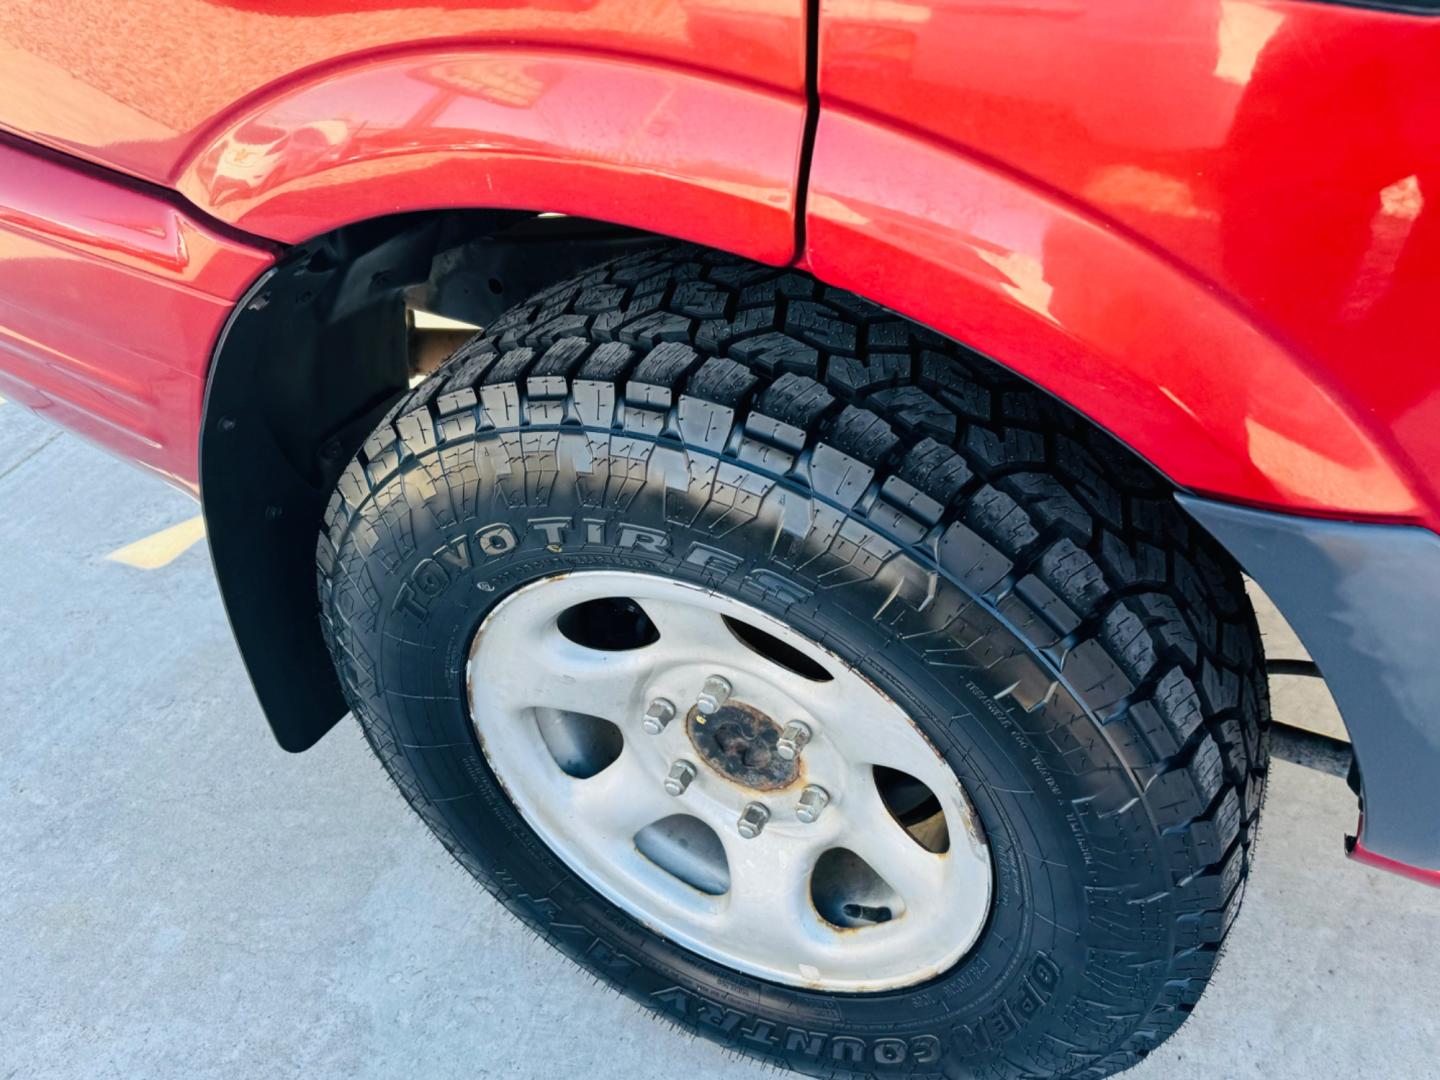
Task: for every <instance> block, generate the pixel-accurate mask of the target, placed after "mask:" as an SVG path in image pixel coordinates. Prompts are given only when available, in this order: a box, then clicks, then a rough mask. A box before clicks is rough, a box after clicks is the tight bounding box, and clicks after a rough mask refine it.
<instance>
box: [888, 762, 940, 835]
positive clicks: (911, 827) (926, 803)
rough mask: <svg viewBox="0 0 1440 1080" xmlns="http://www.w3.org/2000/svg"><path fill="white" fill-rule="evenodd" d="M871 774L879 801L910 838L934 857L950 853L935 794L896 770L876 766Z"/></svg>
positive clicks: (904, 773)
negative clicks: (878, 794)
mask: <svg viewBox="0 0 1440 1080" xmlns="http://www.w3.org/2000/svg"><path fill="white" fill-rule="evenodd" d="M873 771H874V774H875V788H876V790H877V791H879V792H880V801H881V802H883V803H884V804H885V809H886V810H888V811H890V816H891V817H893V818H894V819H895V820H896V822H897V823H898V824H899V825H900V827H901V828H902V829H904V830H905V831H906V832H907V833H908V834H909V835H910V839H912V840H914V841H915V842H916V843H917V844H919V845H920V846H921V847H923V848H924V849H925V850H926V851H929V852H933V853H934V854H936V855H943V854H944V853H945V852H947V851H949V850H950V829H949V826H947V825H946V823H945V811H944V809H943V808H942V807H941V806H940V800H939V799H938V798H936V796H935V793H934V792H933V791H931V790H930V788H929V787H927V786H926V785H925V783H924V782H923V781H921V780H917V779H916V778H915V777H913V776H911V775H910V774H909V773H906V772H901V771H900V770H899V769H892V768H889V767H887V766H885V765H876V766H874V767H873Z"/></svg>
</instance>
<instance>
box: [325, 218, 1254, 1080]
mask: <svg viewBox="0 0 1440 1080" xmlns="http://www.w3.org/2000/svg"><path fill="white" fill-rule="evenodd" d="M317 562H318V580H319V595H320V610H321V616H322V620H323V625H324V630H325V635H326V639H327V641H328V643H329V645H330V648H331V651H332V655H333V658H334V661H335V664H336V666H337V669H338V671H339V673H340V676H341V681H342V684H343V686H344V688H345V692H346V694H347V696H348V699H349V702H350V704H351V706H352V707H353V710H354V712H355V715H356V716H357V717H358V719H359V721H360V724H361V726H362V727H363V729H364V732H365V735H366V737H367V739H368V740H369V742H370V745H371V746H372V747H373V748H374V751H375V753H376V755H377V756H378V757H379V758H380V761H381V763H382V764H383V765H384V767H385V768H386V770H387V771H388V772H389V774H390V775H391V777H392V778H393V779H394V781H395V783H396V784H397V785H398V786H399V788H400V790H401V792H402V793H403V794H404V796H405V798H406V799H407V800H408V801H409V803H410V805H411V806H413V807H414V809H415V810H416V812H417V813H418V814H419V815H420V816H421V817H422V818H423V819H424V820H425V822H426V823H427V824H428V825H429V826H430V828H431V829H432V830H433V831H434V832H435V834H436V835H437V836H438V837H439V838H440V840H441V841H442V842H443V843H444V844H445V846H446V847H447V848H448V849H449V851H450V852H451V854H452V855H453V856H454V857H455V858H456V859H457V860H458V861H459V862H460V864H461V865H462V866H464V867H465V869H466V870H468V871H469V872H470V873H471V874H473V875H474V876H475V877H476V878H477V879H478V880H479V881H480V882H482V883H483V884H484V886H485V887H486V888H487V889H488V890H489V891H490V892H491V893H493V894H494V895H495V896H496V897H497V898H498V899H500V900H501V901H502V902H503V903H504V904H506V905H507V906H508V907H509V908H510V909H511V910H512V911H513V912H515V914H517V915H518V916H519V917H520V918H521V919H522V920H524V921H525V922H526V923H527V924H529V925H530V926H531V927H532V928H533V929H534V930H535V931H536V932H537V933H539V934H541V935H543V936H544V937H545V938H546V939H547V940H549V941H550V942H551V943H552V944H554V945H555V947H556V948H558V949H559V950H560V951H561V952H563V953H565V954H566V955H567V956H569V957H570V958H571V959H572V960H574V961H575V962H576V963H578V964H580V965H581V966H583V967H584V968H586V969H587V970H588V971H590V972H592V973H593V974H594V975H595V976H596V977H598V978H600V979H603V980H604V981H605V982H607V983H608V984H610V985H611V986H613V987H615V988H616V989H618V990H620V991H622V992H623V993H625V994H627V995H629V996H631V997H632V998H634V999H635V1000H637V1001H639V1002H641V1003H643V1004H645V1005H646V1006H647V1007H649V1008H650V1009H653V1010H655V1011H656V1012H658V1013H661V1014H663V1015H664V1016H666V1017H667V1018H668V1019H670V1020H671V1021H673V1022H674V1023H676V1024H678V1025H680V1026H682V1027H683V1028H685V1029H687V1030H689V1031H692V1032H695V1033H698V1034H702V1035H704V1036H706V1037H707V1038H710V1039H713V1040H715V1041H716V1042H718V1043H721V1044H722V1045H724V1046H725V1047H727V1048H729V1049H731V1050H734V1051H738V1052H740V1053H743V1054H747V1055H751V1056H753V1057H756V1058H760V1059H762V1060H764V1061H766V1062H769V1063H771V1064H774V1065H778V1066H781V1067H785V1068H789V1069H794V1070H797V1071H799V1072H802V1073H807V1074H811V1075H823V1076H848V1075H857V1076H858V1075H865V1076H872V1075H907V1076H910V1075H937V1076H938V1075H944V1076H947V1077H954V1076H976V1077H997V1078H998V1077H1017V1078H1018V1077H1051V1076H1055V1077H1059V1076H1065V1077H1086V1078H1094V1077H1101V1076H1107V1075H1110V1074H1112V1073H1114V1072H1116V1071H1119V1070H1121V1069H1124V1068H1126V1067H1128V1066H1131V1065H1133V1064H1135V1063H1136V1062H1137V1061H1139V1060H1140V1059H1141V1058H1143V1057H1144V1056H1145V1055H1146V1054H1147V1053H1149V1052H1150V1051H1151V1050H1153V1049H1154V1048H1155V1047H1156V1046H1158V1045H1159V1044H1160V1043H1161V1042H1162V1041H1163V1040H1164V1039H1166V1038H1167V1037H1168V1036H1169V1035H1170V1034H1171V1033H1173V1032H1174V1031H1175V1030H1176V1029H1177V1028H1178V1027H1179V1025H1180V1024H1181V1023H1182V1022H1183V1021H1184V1019H1185V1018H1186V1017H1187V1016H1188V1015H1189V1013H1190V1011H1191V1010H1192V1009H1193V1008H1194V1006H1195V1003H1196V1001H1197V1000H1198V998H1199V996H1200V993H1201V991H1202V990H1203V989H1204V987H1205V985H1206V983H1207V982H1208V980H1209V979H1210V977H1211V974H1212V972H1213V970H1214V967H1215V963H1216V960H1217V957H1218V955H1219V952H1220V949H1221V946H1222V943H1223V942H1224V939H1225V935H1226V933H1227V931H1228V929H1229V927H1230V925H1231V922H1232V920H1233V919H1234V916H1235V913H1236V911H1237V909H1238V908H1239V905H1240V900H1241V896H1242V893H1243V888H1244V883H1245V878H1246V874H1247V872H1248V870H1249V865H1250V860H1251V858H1252V855H1253V850H1254V841H1255V835H1256V826H1257V820H1258V814H1259V810H1260V804H1261V799H1262V795H1263V791H1264V783H1265V775H1266V768H1267V758H1268V754H1267V745H1266V730H1267V725H1268V722H1269V705H1268V697H1267V690H1266V684H1265V681H1264V677H1263V664H1262V655H1261V649H1260V642H1259V635H1258V631H1257V628H1256V623H1255V618H1254V613H1253V611H1252V610H1251V608H1250V605H1249V602H1248V600H1247V598H1246V595H1245V591H1244V588H1243V585H1242V582H1241V579H1240V577H1239V574H1238V572H1237V570H1236V568H1235V567H1234V565H1233V564H1232V563H1231V562H1230V561H1229V560H1228V558H1227V557H1226V556H1225V555H1224V554H1223V553H1222V552H1221V551H1220V550H1219V549H1218V548H1217V547H1216V546H1215V545H1214V544H1213V543H1212V542H1211V541H1210V540H1209V539H1208V538H1207V537H1206V536H1205V535H1204V534H1203V533H1202V532H1201V531H1200V530H1199V529H1198V528H1197V527H1196V526H1194V525H1192V524H1191V523H1190V522H1189V521H1188V520H1187V518H1186V517H1185V516H1184V515H1183V514H1182V513H1181V512H1180V511H1179V509H1178V508H1177V506H1176V504H1175V502H1174V500H1173V498H1172V491H1171V489H1170V487H1169V486H1168V485H1167V484H1166V483H1165V482H1164V481H1163V480H1162V479H1160V478H1159V477H1157V476H1156V475H1155V474H1154V473H1153V472H1152V471H1150V470H1149V469H1148V468H1147V467H1145V466H1144V465H1143V464H1141V463H1139V462H1138V461H1137V460H1136V459H1134V458H1133V457H1132V456H1131V455H1130V454H1129V453H1128V452H1127V451H1125V450H1124V449H1123V448H1121V447H1119V446H1118V445H1117V444H1115V443H1114V442H1113V441H1112V440H1111V439H1109V438H1108V437H1107V436H1105V435H1104V434H1103V433H1101V432H1099V431H1097V430H1095V429H1094V428H1093V427H1091V426H1089V425H1088V424H1087V423H1085V422H1084V421H1083V420H1081V419H1080V418H1078V417H1076V416H1075V415H1073V414H1072V413H1070V412H1068V411H1067V410H1065V409H1064V408H1063V407H1062V406H1059V405H1058V404H1056V403H1055V402H1053V401H1052V400H1051V399H1049V398H1047V397H1046V396H1045V395H1043V394H1042V393H1040V392H1038V391H1037V390H1035V389H1034V388H1033V387H1031V386H1029V385H1028V384H1026V383H1023V382H1021V381H1020V380H1018V379H1016V378H1014V377H1012V376H1009V375H1007V374H1005V373H1003V372H1002V371H1000V370H999V369H997V368H996V367H995V366H994V365H991V364H989V363H987V362H985V361H983V360H981V359H979V358H977V357H975V356H974V355H973V354H970V353H968V352H966V351H965V350H964V349H962V348H960V347H959V346H957V345H955V344H954V343H952V342H949V341H947V340H945V339H942V338H940V337H938V336H936V335H934V334H931V333H929V332H927V331H924V330H922V329H920V328H917V327H916V326H914V325H913V324H910V323H908V322H906V321H903V320H901V319H899V318H897V317H895V316H893V315H891V314H889V313H887V312H885V311H882V310H880V309H878V308H876V307H874V306H873V305H871V304H869V303H868V302H865V301H863V300H861V299H859V298H857V297H855V296H852V295H850V294H848V293H844V292H840V291H837V290H834V289H830V288H827V287H824V286H822V285H820V284H819V283H817V282H816V281H814V280H813V279H812V278H810V277H808V276H805V275H803V274H800V273H796V272H793V271H782V270H776V269H772V268H768V267H764V266H758V265H754V264H750V263H747V262H743V261H739V260H736V259H734V258H731V257H728V256H724V255H719V254H716V253H713V252H706V251H702V250H698V249H694V248H691V247H677V248H673V249H665V250H662V251H659V252H655V251H651V252H647V253H643V254H636V255H630V256H626V257H624V258H621V259H618V260H616V261H614V262H611V263H609V264H606V265H604V266H601V267H599V268H597V269H594V270H592V271H590V272H588V273H586V274H584V275H582V276H580V277H578V278H576V279H575V280H573V281H569V282H565V283H563V284H560V285H557V286H554V287H552V288H550V289H547V290H546V291H545V292H543V293H541V294H540V295H539V296H536V297H535V298H534V299H532V300H530V301H528V302H527V303H525V304H522V305H521V306H519V307H517V308H515V309H513V310H511V311H509V312H507V313H506V314H505V315H503V316H501V317H500V318H499V319H498V321H497V322H496V323H495V324H494V325H493V326H492V327H491V328H489V330H488V332H487V333H484V334H482V335H480V336H477V337H476V338H475V339H473V340H472V341H470V342H469V343H467V344H466V345H465V346H464V347H462V348H461V349H460V350H459V351H458V352H457V353H456V354H455V355H454V356H453V357H452V358H451V359H450V360H449V361H448V362H447V363H446V364H445V365H444V366H443V367H442V368H441V369H440V370H438V371H437V372H436V373H435V374H434V375H433V376H431V377H430V378H429V379H428V380H427V381H425V382H424V383H423V384H422V385H420V386H419V387H418V388H416V389H415V390H413V391H412V392H411V393H410V394H409V395H408V396H407V397H405V398H404V399H403V400H402V401H400V402H399V403H398V404H397V405H396V406H395V408H394V409H393V410H392V411H391V413H390V414H389V416H387V418H386V419H385V420H384V421H383V422H382V423H381V424H380V425H379V427H378V429H377V430H376V431H375V433H374V434H373V435H372V436H371V437H370V438H369V439H368V441H366V443H365V444H364V446H363V448H362V449H361V450H360V452H359V453H358V454H357V456H356V458H355V460H354V461H353V463H352V464H351V465H350V466H349V468H348V469H347V470H346V472H345V473H344V475H343V477H342V478H341V480H340V482H339V485H338V489H337V490H336V492H335V494H334V497H333V498H332V499H331V501H330V503H329V506H328V509H327V511H326V515H325V523H324V529H323V532H322V535H321V536H320V539H319V544H318V552H317ZM587 568H588V569H606V570H624V571H640V572H643V573H647V574H654V575H659V576H662V577H665V578H668V579H673V580H678V581H684V582H691V583H694V584H697V585H700V586H703V587H704V588H706V589H709V590H713V591H714V592H716V593H718V594H722V595H725V596H728V597H733V598H736V599H738V600H741V601H744V602H745V603H746V604H748V605H750V606H752V607H753V608H755V609H758V610H760V611H762V612H765V613H767V614H768V615H771V616H774V617H775V618H778V619H780V620H782V621H783V622H784V623H785V624H786V625H788V626H791V627H794V628H796V629H797V630H798V631H800V632H801V633H802V634H804V635H806V636H807V637H808V638H809V639H811V640H814V641H817V642H822V643H823V644H824V646H825V647H826V648H827V649H829V650H833V652H834V653H835V654H838V655H839V656H840V657H842V658H843V659H844V660H845V661H846V662H847V663H850V664H854V665H857V666H858V668H859V669H860V670H861V671H862V672H863V674H864V675H865V676H866V677H867V678H868V679H869V680H871V681H872V682H873V683H874V684H875V685H876V686H878V687H879V688H880V689H881V690H883V692H884V693H886V694H888V695H889V696H890V697H891V698H892V699H893V700H894V701H896V702H897V703H899V704H900V705H901V706H902V707H903V708H904V709H905V710H906V711H907V712H908V714H909V715H910V716H911V717H912V718H914V722H915V723H916V724H918V725H919V727H920V728H921V729H923V731H924V733H925V735H926V736H927V737H928V738H929V740H930V741H931V742H932V743H933V744H934V746H936V747H938V748H940V753H941V754H942V755H943V757H944V759H945V762H946V763H947V764H948V765H949V766H950V768H951V769H952V770H953V771H954V774H955V775H956V776H957V777H958V778H959V779H960V780H961V782H962V783H963V784H964V786H965V790H966V791H967V792H968V794H969V796H970V799H971V800H972V803H973V808H974V812H975V814H976V816H977V818H978V820H979V822H980V825H981V827H982V828H983V831H984V835H985V839H986V842H987V843H988V845H989V852H990V856H991V858H992V864H993V871H994V880H993V886H992V890H993V892H992V896H993V901H992V904H991V907H990V914H989V917H988V921H987V922H986V923H985V926H984V929H983V931H982V932H981V933H980V936H979V938H978V940H977V941H976V942H975V943H974V945H973V946H972V947H971V948H970V949H969V951H968V952H966V953H965V955H964V956H963V957H962V958H961V959H959V960H958V962H955V963H954V964H953V965H952V966H950V967H949V968H948V969H947V970H945V971H943V972H941V973H939V974H937V975H935V976H934V977H932V978H930V979H928V980H927V981H925V982H923V983H920V984H917V985H911V986H906V987H903V988H899V989H891V990H886V991H884V992H876V993H832V992H823V991H815V990H810V989H807V988H805V987H797V986H791V985H780V984H777V983H776V982H773V981H767V980H763V979H759V978H755V977H752V976H750V975H747V974H745V973H743V972H740V971H735V970H730V969H727V968H726V967H724V966H723V965H721V964H718V963H715V962H713V961H712V960H710V959H707V958H705V957H702V956H700V955H697V954H696V953H695V952H692V951H689V950H687V949H684V948H681V947H680V946H678V945H676V944H674V943H673V942H671V941H669V940H667V939H666V938H664V937H662V936H660V935H658V934H656V933H653V932H652V931H650V930H649V929H647V927H646V926H645V925H643V924H642V923H641V922H640V921H639V920H637V919H636V918H634V917H632V916H631V915H630V914H627V913H626V912H625V911H623V910H622V909H621V908H620V907H618V906H616V905H615V904H613V903H611V902H610V901H609V900H607V899H605V898H603V897H602V896H601V895H600V894H599V893H598V892H597V891H595V890H594V889H593V888H591V887H590V886H589V885H588V884H587V883H586V881H585V880H583V879H582V878H581V877H580V876H578V875H577V874H576V873H575V872H574V871H572V870H571V869H570V867H569V866H568V865H567V864H566V863H565V862H563V861H562V860H561V859H560V858H558V857H557V856H556V855H555V854H554V852H552V851H551V850H550V849H549V848H548V847H547V846H546V845H545V843H543V842H542V841H541V840H540V839H539V837H538V835H537V833H536V832H535V831H534V830H533V829H532V828H531V827H530V825H529V824H528V823H527V821H526V819H525V818H524V817H523V816H522V815H521V814H520V813H519V811H518V810H517V809H516V806H515V805H514V803H512V801H511V800H510V799H509V798H508V797H507V796H506V793H505V789H504V787H503V786H502V785H500V784H499V783H498V782H497V780H496V778H495V775H494V774H493V772H492V770H491V765H490V763H489V762H488V761H487V757H486V754H485V752H484V751H483V750H482V748H481V746H480V745H479V743H478V741H477V737H476V733H475V728H474V727H473V726H472V723H471V718H470V715H469V706H468V704H467V697H466V693H467V690H466V675H465V666H466V657H467V649H468V648H469V643H470V640H471V638H472V637H473V635H474V634H475V631H476V627H477V626H478V625H479V624H480V622H481V620H483V619H484V618H485V617H486V615H487V612H489V611H491V610H493V609H494V607H495V605H497V604H498V603H499V602H500V601H501V600H502V599H503V598H505V597H506V596H509V595H513V594H514V593H515V591H516V590H517V589H519V588H521V587H522V586H524V585H526V584H528V583H532V582H537V581H540V580H541V579H545V578H548V577H551V576H554V575H560V574H565V573H569V572H573V571H576V570H579V569H587Z"/></svg>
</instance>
